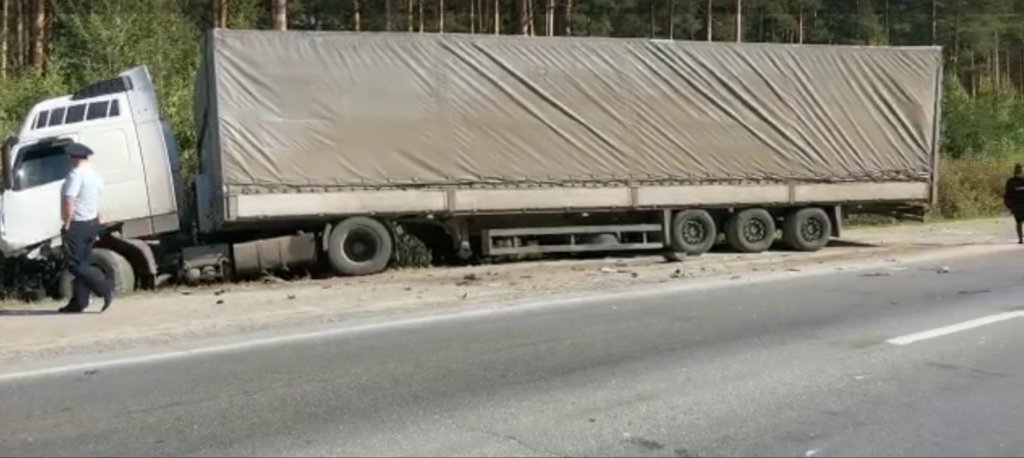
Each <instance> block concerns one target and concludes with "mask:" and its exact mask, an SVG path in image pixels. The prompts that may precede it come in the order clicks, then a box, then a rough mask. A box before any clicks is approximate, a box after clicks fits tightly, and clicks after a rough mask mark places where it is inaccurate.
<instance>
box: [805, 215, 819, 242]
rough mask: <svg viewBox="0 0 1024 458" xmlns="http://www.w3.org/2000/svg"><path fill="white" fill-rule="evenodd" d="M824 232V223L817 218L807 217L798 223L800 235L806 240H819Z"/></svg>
mask: <svg viewBox="0 0 1024 458" xmlns="http://www.w3.org/2000/svg"><path fill="white" fill-rule="evenodd" d="M824 234H825V229H824V224H822V222H821V220H820V219H818V218H807V219H806V220H805V221H804V223H803V224H801V225H800V236H801V237H803V239H804V240H806V241H808V242H814V241H818V240H821V238H822V237H823V236H824Z"/></svg>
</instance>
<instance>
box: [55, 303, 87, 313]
mask: <svg viewBox="0 0 1024 458" xmlns="http://www.w3.org/2000/svg"><path fill="white" fill-rule="evenodd" d="M57 313H82V309H80V308H78V307H75V306H74V305H71V304H68V305H65V306H63V307H61V308H59V309H57Z"/></svg>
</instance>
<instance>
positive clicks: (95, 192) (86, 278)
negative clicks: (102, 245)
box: [59, 143, 114, 313]
mask: <svg viewBox="0 0 1024 458" xmlns="http://www.w3.org/2000/svg"><path fill="white" fill-rule="evenodd" d="M66 153H67V155H68V158H69V160H70V161H71V172H69V173H68V176H67V178H65V180H64V185H63V186H62V187H61V192H60V194H61V205H60V207H61V212H60V214H61V221H62V222H63V227H61V239H62V244H63V246H64V260H65V262H66V263H67V269H68V272H69V273H71V275H72V276H73V277H74V282H73V285H74V286H73V288H72V294H71V300H70V301H69V302H68V304H67V305H66V306H64V307H63V308H61V309H60V310H59V311H60V312H62V313H78V312H81V311H83V310H85V308H86V307H88V306H89V293H90V292H92V293H94V294H96V295H97V296H99V297H102V298H103V309H102V310H101V312H104V311H106V310H107V309H108V308H109V307H110V305H111V303H112V302H113V300H114V297H113V285H112V284H111V282H110V281H108V280H107V279H106V278H104V276H103V273H102V272H100V271H99V270H98V269H96V268H95V267H93V265H92V245H93V243H94V242H95V241H96V239H97V238H98V237H99V236H100V234H101V233H102V232H103V225H102V224H101V223H100V213H99V204H100V199H101V198H102V197H103V185H104V183H103V178H101V177H100V175H99V173H97V172H96V171H95V170H94V169H93V168H92V165H91V164H89V157H90V156H92V154H93V151H92V150H91V149H90V148H89V147H88V146H85V145H82V144H80V143H72V144H70V145H68V146H67V147H66Z"/></svg>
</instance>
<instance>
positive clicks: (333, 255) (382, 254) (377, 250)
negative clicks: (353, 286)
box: [327, 216, 394, 276]
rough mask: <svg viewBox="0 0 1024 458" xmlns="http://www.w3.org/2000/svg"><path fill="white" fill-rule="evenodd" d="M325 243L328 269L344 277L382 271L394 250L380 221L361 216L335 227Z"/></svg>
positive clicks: (385, 228) (389, 237)
mask: <svg viewBox="0 0 1024 458" xmlns="http://www.w3.org/2000/svg"><path fill="white" fill-rule="evenodd" d="M327 243H328V246H327V257H328V259H329V261H330V263H331V268H333V269H334V271H335V272H337V273H338V274H340V275H346V276H358V275H371V274H375V273H378V272H381V271H383V270H384V269H386V268H387V267H388V263H389V262H390V261H391V254H392V252H393V250H394V244H393V243H392V240H391V233H390V232H388V229H387V227H385V226H384V224H382V223H381V222H380V221H377V220H375V219H372V218H366V217H361V216H360V217H355V218H349V219H346V220H344V221H342V222H341V223H338V225H336V226H334V229H332V230H331V236H330V238H329V240H328V242H327Z"/></svg>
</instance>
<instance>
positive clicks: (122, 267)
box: [56, 248, 135, 300]
mask: <svg viewBox="0 0 1024 458" xmlns="http://www.w3.org/2000/svg"><path fill="white" fill-rule="evenodd" d="M92 266H93V267H94V268H96V269H99V271H100V272H102V273H103V276H104V277H105V278H106V279H107V280H108V281H111V282H113V285H114V295H115V296H123V295H125V294H129V293H131V292H133V291H135V270H134V269H132V264H131V263H130V262H128V259H127V258H125V257H124V256H121V254H120V253H118V252H116V251H113V250H109V249H106V248H96V249H94V250H92ZM73 289H74V276H73V275H71V273H70V272H68V271H67V269H64V270H61V272H60V275H59V277H58V279H57V296H58V297H56V299H59V300H64V299H70V298H71V294H72V292H73ZM94 296H95V295H94Z"/></svg>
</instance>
